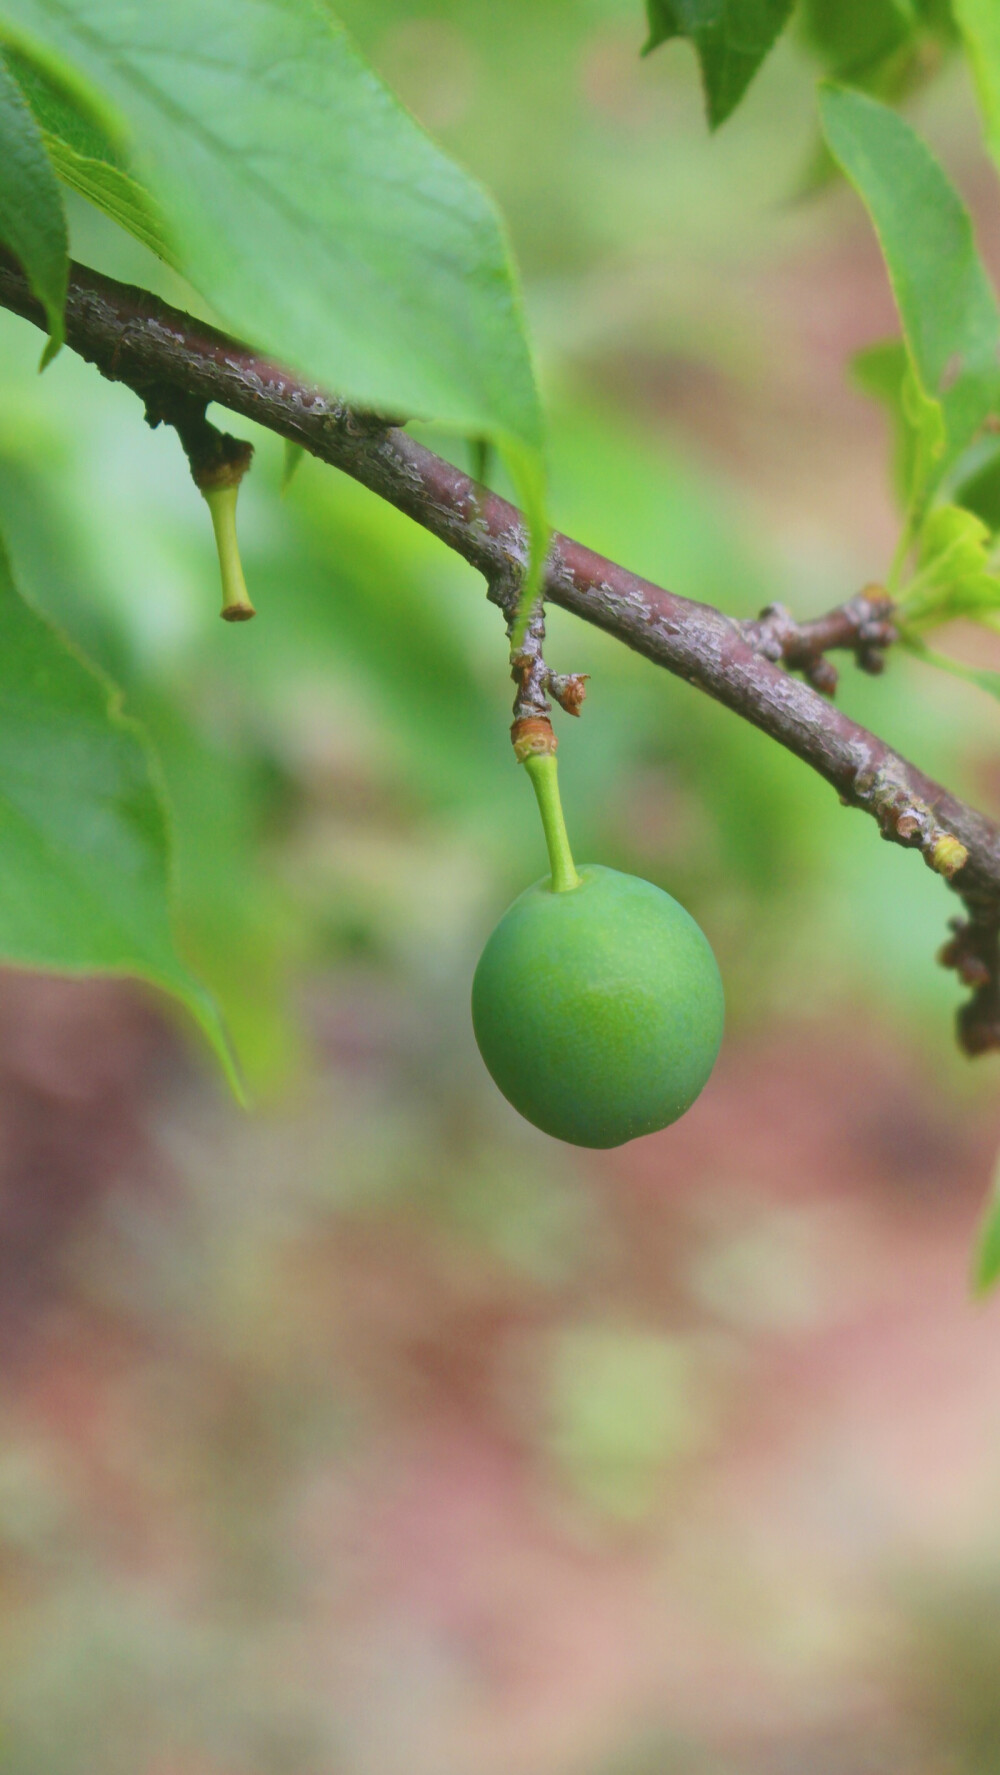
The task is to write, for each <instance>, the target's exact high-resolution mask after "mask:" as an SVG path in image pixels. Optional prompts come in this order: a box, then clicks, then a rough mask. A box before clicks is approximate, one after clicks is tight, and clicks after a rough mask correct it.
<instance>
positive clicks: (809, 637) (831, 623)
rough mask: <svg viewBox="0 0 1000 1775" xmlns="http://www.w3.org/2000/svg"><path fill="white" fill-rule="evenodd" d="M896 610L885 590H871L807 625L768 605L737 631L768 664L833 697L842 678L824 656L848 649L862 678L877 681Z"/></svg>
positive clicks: (892, 635)
mask: <svg viewBox="0 0 1000 1775" xmlns="http://www.w3.org/2000/svg"><path fill="white" fill-rule="evenodd" d="M893 609H894V606H893V602H892V599H891V598H889V597H888V596H887V595H886V593H885V591H884V590H883V588H882V587H881V586H876V585H870V586H866V587H865V589H864V591H863V592H859V593H858V595H857V597H856V598H850V599H849V600H848V602H847V603H846V604H838V605H837V607H836V609H834V610H828V611H827V613H826V615H825V616H817V617H814V618H813V619H812V620H811V621H809V622H796V620H795V618H794V617H793V616H792V614H791V612H790V611H789V610H786V609H785V606H784V605H783V604H768V605H767V606H766V608H765V609H763V610H762V611H761V613H760V615H759V616H757V617H753V618H752V619H751V620H750V621H749V622H741V623H740V625H739V627H740V631H741V633H742V634H743V636H744V638H745V640H747V641H748V642H749V644H750V646H751V647H752V648H753V649H754V651H755V652H756V653H759V654H762V655H763V657H764V659H769V660H773V661H774V662H775V664H778V663H782V664H784V665H786V666H787V667H788V668H789V670H791V671H793V672H801V673H802V676H803V678H805V680H806V682H807V683H809V684H811V685H812V686H813V689H814V690H818V691H821V692H822V694H823V695H824V696H833V694H834V692H835V690H836V688H837V680H838V676H839V674H838V672H837V668H836V666H835V665H833V664H832V662H831V661H830V660H828V659H827V657H826V655H827V654H828V653H830V652H832V651H833V650H834V649H835V648H848V649H849V650H850V651H851V652H852V653H853V654H854V657H855V659H856V661H857V663H858V665H859V666H860V667H861V670H862V671H863V672H870V673H872V675H873V676H875V675H877V674H878V673H879V672H882V671H884V669H885V650H886V648H887V647H891V646H892V643H893V642H894V641H895V640H896V639H897V633H896V629H895V628H894V626H893V623H892V614H893Z"/></svg>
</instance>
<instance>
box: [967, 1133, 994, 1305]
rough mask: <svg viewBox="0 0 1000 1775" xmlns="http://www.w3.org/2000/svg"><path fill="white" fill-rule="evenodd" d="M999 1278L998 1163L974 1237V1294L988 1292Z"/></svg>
mask: <svg viewBox="0 0 1000 1775" xmlns="http://www.w3.org/2000/svg"><path fill="white" fill-rule="evenodd" d="M998 1278H1000V1165H998V1167H997V1169H996V1171H995V1173H994V1177H993V1188H992V1189H991V1191H990V1194H989V1198H988V1200H987V1203H986V1212H985V1213H984V1215H983V1218H982V1221H981V1223H980V1227H979V1232H978V1234H977V1237H976V1244H975V1251H974V1255H973V1262H972V1289H973V1293H974V1294H979V1295H983V1294H988V1293H989V1292H990V1289H991V1288H993V1287H994V1286H995V1284H996V1282H997V1279H998Z"/></svg>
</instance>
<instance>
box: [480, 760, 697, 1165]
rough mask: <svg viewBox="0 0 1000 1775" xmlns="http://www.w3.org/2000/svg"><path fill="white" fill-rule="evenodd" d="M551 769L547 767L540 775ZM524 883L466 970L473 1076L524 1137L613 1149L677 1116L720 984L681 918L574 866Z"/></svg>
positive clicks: (654, 898) (619, 881) (649, 892)
mask: <svg viewBox="0 0 1000 1775" xmlns="http://www.w3.org/2000/svg"><path fill="white" fill-rule="evenodd" d="M554 762H555V760H554V759H553V760H552V763H553V764H554ZM577 879H578V885H577V886H576V887H573V888H569V889H565V890H563V891H562V892H558V891H555V890H554V889H553V886H552V877H550V876H546V878H545V879H544V881H539V882H536V883H535V885H534V887H530V888H528V889H527V891H526V892H525V893H523V894H522V895H521V896H520V898H519V899H517V900H515V901H514V904H513V905H512V906H511V907H509V908H508V910H507V911H506V912H505V913H504V916H503V918H502V919H501V920H500V923H499V924H498V925H497V927H496V929H495V931H494V932H493V934H492V936H491V937H490V938H489V940H488V942H487V944H486V948H485V949H484V950H483V953H482V956H481V957H480V961H479V966H478V967H477V969H476V975H475V979H474V981H473V986H472V1022H473V1027H474V1029H475V1032H476V1041H477V1042H478V1044H479V1051H480V1053H481V1054H482V1057H483V1059H484V1061H485V1062H486V1066H487V1068H488V1070H489V1072H490V1073H491V1075H492V1077H493V1079H494V1081H495V1083H496V1084H497V1085H498V1086H499V1088H500V1090H501V1091H502V1092H503V1094H504V1096H505V1097H506V1098H507V1100H508V1102H510V1103H512V1104H513V1105H514V1108H515V1109H517V1110H519V1111H520V1113H521V1114H522V1115H523V1116H524V1117H525V1118H526V1119H527V1120H528V1121H529V1122H533V1123H534V1124H535V1126H536V1128H542V1129H544V1131H545V1133H546V1134H553V1135H555V1136H556V1138H557V1139H558V1140H568V1141H572V1143H573V1144H574V1145H576V1146H595V1147H596V1146H602V1147H606V1146H620V1145H621V1144H622V1142H623V1141H626V1140H634V1139H635V1138H636V1136H637V1135H640V1134H651V1133H653V1132H654V1131H655V1130H656V1129H657V1128H666V1127H667V1126H668V1125H669V1124H670V1123H671V1122H675V1121H676V1120H677V1118H678V1116H682V1115H683V1114H684V1111H685V1110H686V1109H689V1108H690V1107H691V1104H692V1103H693V1102H694V1100H695V1098H696V1097H697V1096H698V1094H699V1092H700V1091H701V1090H702V1088H703V1086H704V1085H705V1084H706V1082H707V1080H708V1076H709V1074H710V1072H711V1070H712V1067H713V1065H714V1063H715V1057H716V1055H717V1053H718V1051H719V1043H720V1041H721V1040H722V1022H723V996H722V981H721V979H720V978H719V970H718V967H717V965H716V961H715V956H714V955H713V954H712V951H711V948H710V947H709V944H708V940H707V938H706V937H705V936H704V934H703V932H702V931H701V929H700V928H699V926H698V925H696V924H695V921H694V919H693V918H692V917H691V916H690V914H689V913H687V912H685V910H684V908H683V906H681V905H679V904H678V902H677V901H676V900H674V899H672V898H671V896H670V895H669V894H666V893H664V892H663V890H662V888H658V887H654V886H653V884H652V882H649V881H642V880H640V879H639V877H638V876H635V875H622V874H620V873H619V871H618V870H617V869H604V868H601V867H600V866H599V865H598V864H588V865H586V866H585V867H584V868H582V869H581V870H580V872H579V876H578V878H577Z"/></svg>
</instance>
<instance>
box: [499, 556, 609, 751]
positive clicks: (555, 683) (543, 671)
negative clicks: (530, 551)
mask: <svg viewBox="0 0 1000 1775" xmlns="http://www.w3.org/2000/svg"><path fill="white" fill-rule="evenodd" d="M519 583H520V582H519V578H518V576H517V575H516V574H499V575H496V576H495V577H494V578H492V579H491V580H490V581H489V584H488V588H487V597H488V598H489V599H490V601H491V603H493V604H496V605H498V606H499V608H500V609H501V610H502V611H503V614H504V620H505V622H506V625H507V634H508V637H509V636H512V635H513V632H514V624H515V621H516V618H517V612H518V599H519ZM544 645H545V606H544V604H543V603H542V600H541V599H539V600H538V603H537V604H536V605H535V608H534V610H533V611H532V613H531V616H530V618H529V620H528V626H527V628H526V629H525V631H524V636H523V638H522V641H521V644H520V646H519V647H518V649H517V651H516V652H512V653H511V656H510V675H511V677H512V678H513V680H514V683H515V685H516V687H517V688H516V693H515V696H514V722H515V725H516V724H517V723H518V722H519V721H534V720H546V721H547V720H548V717H549V714H550V712H551V704H550V703H549V697H550V696H551V697H553V698H554V700H555V701H556V702H557V703H558V704H559V707H560V708H561V709H563V710H565V712H566V714H567V715H579V713H580V707H581V704H582V703H583V699H584V697H585V696H586V694H587V679H588V678H589V676H590V674H589V673H588V672H552V671H550V670H549V668H548V666H547V665H546V663H545V654H544V652H543V648H544Z"/></svg>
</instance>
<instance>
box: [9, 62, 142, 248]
mask: <svg viewBox="0 0 1000 1775" xmlns="http://www.w3.org/2000/svg"><path fill="white" fill-rule="evenodd" d="M7 60H8V63H9V66H10V71H11V73H12V74H13V76H14V78H15V80H16V81H17V83H18V85H19V87H20V88H21V91H22V92H23V94H24V96H25V98H26V99H27V101H28V104H29V105H30V107H31V110H32V112H33V114H34V116H35V118H36V120H37V122H38V124H39V126H40V128H41V131H42V138H43V140H44V142H45V146H46V148H47V149H48V154H49V159H50V160H51V162H52V165H53V168H54V170H55V172H56V173H57V174H58V176H59V178H60V179H62V181H63V183H64V184H65V185H69V186H70V188H71V189H72V190H74V191H78V192H79V194H80V196H81V197H85V198H87V200H88V202H90V203H92V204H94V205H95V206H96V207H97V208H98V209H100V210H103V211H104V212H105V214H106V215H108V216H110V217H111V219H112V221H114V222H117V223H118V225H119V227H120V228H125V229H126V230H127V231H128V233H129V234H134V235H135V237H136V239H137V240H141V241H142V243H143V245H144V246H147V247H149V248H150V249H151V251H152V252H154V253H156V254H158V255H159V257H160V258H161V259H166V260H167V261H168V263H170V264H175V263H176V256H175V255H174V253H173V252H172V250H171V248H170V246H169V243H168V241H167V238H166V232H165V230H164V227H163V222H162V220H161V218H160V217H159V216H158V215H157V213H156V206H155V204H154V203H153V200H152V198H151V197H150V195H149V192H148V191H146V190H144V188H143V187H142V186H141V185H140V184H139V183H138V181H137V180H136V179H134V178H132V176H131V174H130V173H129V171H128V166H127V163H126V157H125V155H124V154H123V152H122V150H121V147H120V145H119V144H118V143H117V142H116V141H115V139H114V138H113V137H112V135H111V134H110V133H109V132H108V131H107V130H106V129H102V128H101V126H100V123H99V122H98V120H97V119H96V118H95V117H94V116H93V115H92V114H91V113H90V112H88V111H87V110H86V109H85V108H84V107H83V106H82V105H81V104H80V102H79V99H78V97H77V95H76V93H75V92H73V91H71V90H70V89H69V88H68V87H66V86H61V85H59V84H58V83H57V82H56V81H55V80H53V79H51V78H50V77H49V76H48V75H47V74H46V72H45V70H44V69H43V68H40V67H38V66H37V64H36V63H34V62H32V61H31V60H30V59H29V58H28V57H27V56H24V55H20V54H19V53H18V52H17V50H13V49H12V50H9V51H8V53H7Z"/></svg>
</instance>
